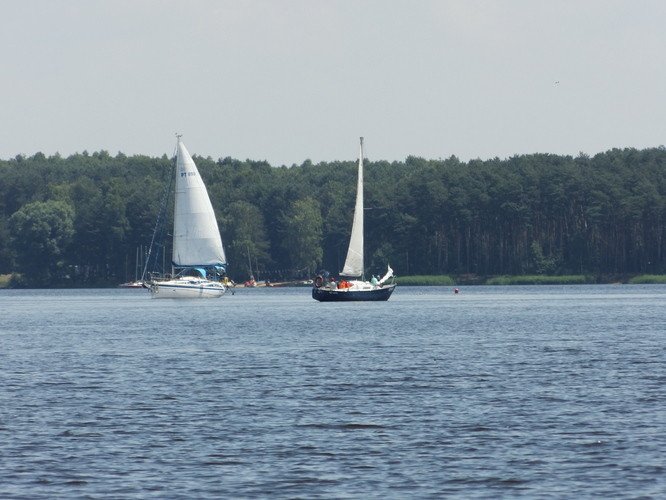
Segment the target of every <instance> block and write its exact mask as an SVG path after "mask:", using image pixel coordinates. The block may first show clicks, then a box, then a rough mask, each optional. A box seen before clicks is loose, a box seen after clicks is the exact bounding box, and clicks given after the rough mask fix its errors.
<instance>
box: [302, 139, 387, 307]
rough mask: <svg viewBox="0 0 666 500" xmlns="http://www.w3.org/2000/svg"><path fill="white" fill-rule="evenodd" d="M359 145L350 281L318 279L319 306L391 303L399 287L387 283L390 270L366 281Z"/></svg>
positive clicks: (343, 274) (347, 267)
mask: <svg viewBox="0 0 666 500" xmlns="http://www.w3.org/2000/svg"><path fill="white" fill-rule="evenodd" d="M360 142H361V146H360V152H359V159H358V178H357V181H356V205H355V206H354V220H353V222H352V230H351V237H350V239H349V248H348V249H347V258H346V259H345V265H344V267H343V268H342V272H341V273H340V276H341V277H343V278H351V279H349V280H348V279H340V280H339V281H338V282H336V281H328V282H327V281H326V279H325V277H324V276H322V275H319V276H317V277H316V278H315V280H314V287H313V288H312V298H313V299H315V300H318V301H320V302H341V301H381V300H388V299H389V297H390V296H391V294H392V293H393V290H394V289H395V287H396V285H395V283H387V281H388V280H389V278H391V277H392V276H393V269H391V266H388V269H387V272H386V274H385V275H384V276H383V277H382V278H381V279H380V280H377V279H376V278H374V277H373V279H372V281H365V280H364V279H363V278H364V276H363V275H364V268H363V266H364V263H363V260H364V259H363V244H364V242H363V137H361V141H360Z"/></svg>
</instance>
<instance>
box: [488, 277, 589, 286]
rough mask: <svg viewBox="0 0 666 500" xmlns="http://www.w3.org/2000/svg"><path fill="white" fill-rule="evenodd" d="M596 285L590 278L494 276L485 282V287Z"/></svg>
mask: <svg viewBox="0 0 666 500" xmlns="http://www.w3.org/2000/svg"><path fill="white" fill-rule="evenodd" d="M586 283H596V279H594V278H593V277H591V276H584V275H570V276H540V275H526V276H495V277H493V278H489V279H487V280H486V285H584V284H586Z"/></svg>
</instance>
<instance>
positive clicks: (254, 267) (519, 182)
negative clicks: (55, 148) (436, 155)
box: [0, 147, 666, 286]
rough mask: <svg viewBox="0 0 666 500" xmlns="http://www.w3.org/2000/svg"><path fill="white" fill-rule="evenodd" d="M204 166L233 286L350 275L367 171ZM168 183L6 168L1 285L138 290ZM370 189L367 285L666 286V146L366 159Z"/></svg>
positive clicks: (148, 176) (87, 165) (104, 170)
mask: <svg viewBox="0 0 666 500" xmlns="http://www.w3.org/2000/svg"><path fill="white" fill-rule="evenodd" d="M194 159H195V162H196V163H197V166H198V167H199V170H200V172H201V175H202V177H203V178H204V181H205V182H206V185H207V187H208V191H209V194H210V196H211V200H212V203H213V206H214V207H215V210H216V212H217V217H218V222H219V225H220V231H221V233H222V239H223V242H224V245H225V250H226V252H227V258H228V260H229V268H228V272H229V275H230V276H231V277H232V278H233V279H234V280H236V281H242V280H245V279H247V277H248V276H249V274H250V273H252V274H254V275H255V277H256V278H257V279H270V280H272V281H279V280H289V279H296V278H306V277H309V276H311V275H312V273H314V272H315V271H316V270H317V269H319V268H326V269H329V270H330V271H332V272H338V271H339V270H340V269H341V268H342V264H343V261H344V258H345V253H346V247H347V242H348V238H349V232H350V226H351V217H352V207H353V204H354V195H355V191H354V190H355V176H356V160H350V161H344V162H342V161H341V162H323V163H319V164H316V165H315V164H312V162H310V161H309V160H306V161H305V162H304V163H303V164H301V165H293V166H292V167H284V166H283V167H271V166H270V165H269V164H268V163H267V162H263V161H250V160H246V161H239V160H235V159H232V158H223V159H219V160H217V161H215V160H213V159H211V158H203V157H197V156H195V157H194ZM172 175H173V162H172V160H171V159H170V158H167V157H166V156H163V157H162V158H151V157H146V156H131V157H130V156H125V155H123V154H121V153H119V154H117V155H116V156H111V155H109V154H108V153H107V152H106V151H100V152H95V153H92V154H88V153H87V152H84V153H82V154H76V155H73V156H70V157H68V158H61V157H60V156H59V155H55V156H50V157H46V156H45V155H43V154H41V153H37V154H35V155H34V156H31V157H24V156H17V157H16V158H13V159H11V160H8V161H0V274H7V273H20V275H21V277H22V278H21V279H22V282H23V284H25V285H27V286H53V285H58V286H62V285H65V286H66V285H72V286H89V285H109V284H117V283H119V282H121V281H125V280H129V279H133V278H134V276H135V273H136V268H137V266H140V264H141V262H143V261H144V259H145V255H144V254H145V250H146V249H147V247H148V245H149V243H150V241H151V238H152V235H153V231H154V228H155V224H156V220H157V215H158V213H159V211H160V207H161V205H162V200H163V196H164V192H165V188H166V186H168V183H169V180H170V177H171V176H172ZM365 180H366V183H365V185H366V189H365V204H366V212H365V232H366V240H365V241H366V245H365V246H366V248H365V253H366V268H367V270H368V272H370V273H380V272H382V271H384V270H385V266H386V264H387V262H389V263H390V264H391V266H392V267H393V268H394V269H395V270H396V273H397V274H399V275H419V274H423V275H438V274H448V275H478V276H493V275H516V274H587V275H631V274H642V273H651V274H663V273H666V252H665V249H664V240H665V236H666V229H665V224H664V221H665V220H666V149H665V148H664V147H659V148H652V149H645V150H636V149H622V150H620V149H614V150H611V151H608V152H605V153H600V154H597V155H595V156H593V157H588V156H586V155H583V154H581V155H579V156H578V157H575V158H574V157H571V156H559V155H551V154H535V155H524V156H515V157H512V158H509V159H505V160H500V159H498V158H495V159H492V160H487V161H481V160H472V161H469V162H462V161H459V160H458V159H457V158H455V157H451V158H449V159H446V160H425V159H423V158H418V157H413V156H410V157H408V158H407V159H406V160H405V161H402V162H392V163H390V162H386V161H371V160H367V161H366V163H365ZM167 213H168V214H170V213H171V211H170V210H168V211H167ZM139 249H140V250H139ZM165 251H166V252H168V251H169V249H168V247H167V248H166V249H165ZM137 255H138V258H137Z"/></svg>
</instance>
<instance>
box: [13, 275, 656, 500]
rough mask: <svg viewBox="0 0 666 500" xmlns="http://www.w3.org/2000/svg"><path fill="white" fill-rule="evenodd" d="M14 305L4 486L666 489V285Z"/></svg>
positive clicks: (70, 294)
mask: <svg viewBox="0 0 666 500" xmlns="http://www.w3.org/2000/svg"><path fill="white" fill-rule="evenodd" d="M0 313H1V314H0V498H9V499H11V498H49V499H50V498H62V497H67V498H77V497H81V498H84V497H85V498H108V497H112V498H253V497H261V498H265V497H277V498H341V497H342V498H349V497H351V498H441V497H461V498H497V497H526V498H547V497H552V498H581V497H583V498H585V497H588V498H593V497H594V498H598V497H603V496H605V497H613V498H618V497H620V498H624V497H626V498H636V497H661V498H664V497H665V496H666V461H665V457H666V286H659V285H651V286H629V285H616V286H589V287H588V286H576V287H545V286H544V287H540V286H534V287H469V288H463V289H462V290H461V293H460V294H458V295H454V294H453V293H452V290H451V289H450V288H439V287H433V288H411V287H399V288H398V289H397V290H396V292H395V293H394V295H393V297H392V298H391V300H390V301H389V302H385V303H348V304H335V303H318V302H315V301H314V300H312V299H311V298H310V291H309V289H306V288H292V289H277V288H275V289H254V290H252V289H248V290H245V289H242V290H238V291H236V293H235V294H234V295H231V294H228V295H227V296H225V297H223V298H222V299H211V300H192V301H189V300H179V301H172V300H154V299H151V298H150V297H149V294H148V293H147V292H145V291H142V290H85V291H82V290H69V291H11V290H4V291H0Z"/></svg>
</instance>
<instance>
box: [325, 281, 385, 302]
mask: <svg viewBox="0 0 666 500" xmlns="http://www.w3.org/2000/svg"><path fill="white" fill-rule="evenodd" d="M393 290H395V285H389V286H386V287H382V288H377V289H376V290H362V291H357V292H350V291H348V290H346V291H340V290H330V289H326V288H316V287H314V288H313V289H312V298H313V299H315V300H318V301H319V302H355V301H366V302H367V301H382V300H388V299H389V297H390V296H391V294H392V293H393Z"/></svg>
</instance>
